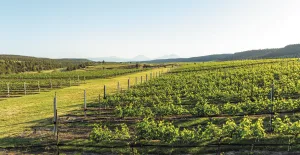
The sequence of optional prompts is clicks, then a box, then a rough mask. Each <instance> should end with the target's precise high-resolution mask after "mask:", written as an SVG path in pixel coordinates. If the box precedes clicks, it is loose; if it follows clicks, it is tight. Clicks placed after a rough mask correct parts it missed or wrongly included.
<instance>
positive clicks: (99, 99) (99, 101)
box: [98, 94, 101, 115]
mask: <svg viewBox="0 0 300 155" xmlns="http://www.w3.org/2000/svg"><path fill="white" fill-rule="evenodd" d="M98 104H99V114H100V115H101V96H100V94H99V96H98Z"/></svg>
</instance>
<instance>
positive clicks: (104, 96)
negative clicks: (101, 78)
mask: <svg viewBox="0 0 300 155" xmlns="http://www.w3.org/2000/svg"><path fill="white" fill-rule="evenodd" d="M103 98H104V99H106V86H105V85H104V93H103Z"/></svg>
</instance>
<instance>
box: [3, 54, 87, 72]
mask: <svg viewBox="0 0 300 155" xmlns="http://www.w3.org/2000/svg"><path fill="white" fill-rule="evenodd" d="M88 65H93V62H92V61H90V60H87V59H48V58H36V57H29V56H20V55H0V74H10V73H21V72H27V71H38V72H39V71H42V70H51V69H55V68H67V70H74V69H78V68H84V67H85V66H88Z"/></svg>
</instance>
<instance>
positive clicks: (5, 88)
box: [0, 68, 145, 98]
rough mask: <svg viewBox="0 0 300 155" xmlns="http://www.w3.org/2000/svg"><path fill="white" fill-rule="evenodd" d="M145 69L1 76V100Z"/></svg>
mask: <svg viewBox="0 0 300 155" xmlns="http://www.w3.org/2000/svg"><path fill="white" fill-rule="evenodd" d="M142 70H145V69H102V68H101V69H96V70H88V71H69V72H50V73H36V74H7V75H0V79H1V81H0V98H7V97H20V96H22V95H30V94H37V93H40V92H45V91H49V90H51V89H57V88H64V87H71V86H78V85H80V84H83V83H85V82H86V80H90V79H98V78H108V77H115V76H118V75H122V74H129V73H134V72H139V71H142Z"/></svg>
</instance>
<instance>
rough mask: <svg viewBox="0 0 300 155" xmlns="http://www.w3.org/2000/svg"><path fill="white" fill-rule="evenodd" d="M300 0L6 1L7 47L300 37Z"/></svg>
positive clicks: (89, 49)
mask: <svg viewBox="0 0 300 155" xmlns="http://www.w3.org/2000/svg"><path fill="white" fill-rule="evenodd" d="M299 7H300V0H47V1H46V0H2V1H0V53H1V54H21V55H31V56H39V57H51V58H58V57H82V58H86V57H104V56H119V57H125V58H128V57H134V56H136V55H145V56H148V57H158V56H162V55H166V54H177V55H179V56H181V57H190V56H201V55H208V54H216V53H233V52H239V51H243V50H249V49H259V48H272V47H283V46H285V45H287V44H295V43H300V9H299Z"/></svg>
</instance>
